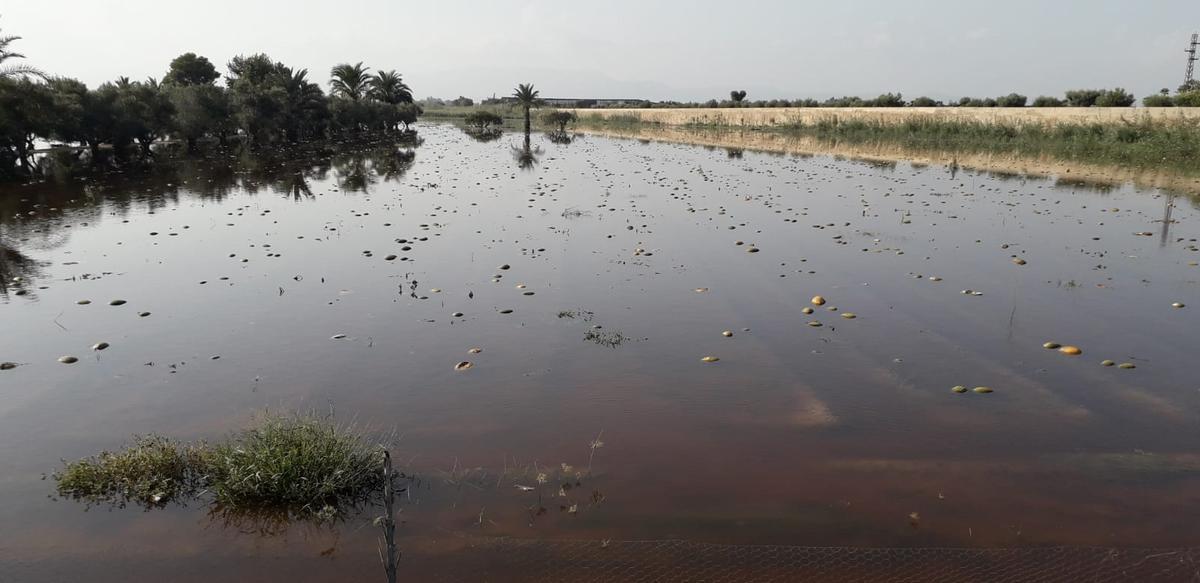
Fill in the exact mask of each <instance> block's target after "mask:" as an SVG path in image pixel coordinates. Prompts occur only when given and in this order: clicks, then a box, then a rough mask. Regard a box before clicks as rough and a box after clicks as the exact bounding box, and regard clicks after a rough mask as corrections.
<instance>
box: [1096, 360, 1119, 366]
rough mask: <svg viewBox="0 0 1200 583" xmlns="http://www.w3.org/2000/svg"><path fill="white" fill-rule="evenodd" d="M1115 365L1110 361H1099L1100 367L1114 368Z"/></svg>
mask: <svg viewBox="0 0 1200 583" xmlns="http://www.w3.org/2000/svg"><path fill="white" fill-rule="evenodd" d="M1116 364H1117V363H1115V362H1113V361H1111V360H1101V361H1100V366H1116Z"/></svg>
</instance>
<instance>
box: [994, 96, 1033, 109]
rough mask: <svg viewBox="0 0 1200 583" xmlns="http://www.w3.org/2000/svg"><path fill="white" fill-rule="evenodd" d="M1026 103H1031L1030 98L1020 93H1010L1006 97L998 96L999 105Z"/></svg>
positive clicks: (1014, 105) (1013, 105) (1016, 105)
mask: <svg viewBox="0 0 1200 583" xmlns="http://www.w3.org/2000/svg"><path fill="white" fill-rule="evenodd" d="M1026 103H1029V98H1028V97H1025V96H1024V95H1021V94H1020V93H1009V94H1008V95H1005V96H1004V97H997V98H996V105H997V106H998V107H1025V104H1026Z"/></svg>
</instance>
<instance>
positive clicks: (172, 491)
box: [53, 415, 384, 521]
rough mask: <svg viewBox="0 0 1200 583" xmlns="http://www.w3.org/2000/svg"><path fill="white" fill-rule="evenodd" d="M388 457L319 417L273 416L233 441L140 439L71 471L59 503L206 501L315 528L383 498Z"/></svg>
mask: <svg viewBox="0 0 1200 583" xmlns="http://www.w3.org/2000/svg"><path fill="white" fill-rule="evenodd" d="M382 462H383V452H382V450H381V449H380V448H378V447H373V446H372V445H370V444H368V442H367V441H366V439H365V437H364V435H363V434H361V433H359V432H357V431H356V430H354V429H353V428H350V427H344V426H339V425H335V424H333V423H332V422H330V421H328V420H325V419H320V418H317V417H315V416H311V415H309V416H286V417H285V416H269V417H266V418H265V419H263V420H262V422H261V423H260V424H259V425H258V426H257V427H255V428H253V429H249V430H246V431H243V432H241V433H238V434H236V435H234V436H232V437H231V438H230V439H229V440H227V441H224V442H221V443H217V444H208V443H204V442H197V443H182V442H178V441H175V440H172V439H169V438H166V437H163V436H157V435H149V436H138V437H135V438H134V439H133V441H132V442H131V443H130V444H129V445H127V446H126V447H124V448H123V449H121V450H119V451H104V452H101V453H100V454H99V455H97V456H94V457H90V458H85V459H82V460H79V461H75V462H65V463H64V467H63V468H62V469H61V470H59V471H57V472H55V473H54V474H53V478H54V480H55V482H56V483H57V491H58V494H59V495H60V496H63V497H66V498H71V499H75V500H82V501H85V502H88V503H112V504H116V505H118V506H124V505H125V504H127V503H129V502H133V503H135V504H138V505H142V506H145V507H160V506H163V505H165V504H167V503H168V502H185V501H187V500H188V499H195V498H201V497H208V498H210V501H211V502H212V503H213V504H214V505H215V506H216V507H219V508H221V509H222V511H223V512H226V513H228V512H231V511H233V512H236V511H239V510H244V511H247V512H252V513H253V512H275V513H282V514H286V515H289V516H293V517H297V518H302V519H312V520H317V521H322V520H329V519H332V518H334V517H335V516H336V515H337V514H338V512H339V511H340V510H341V509H343V508H345V507H352V506H354V505H356V504H360V503H363V502H366V501H369V500H371V499H373V498H374V497H376V496H378V495H379V494H380V493H381V491H382V488H383V485H384V477H383V473H382V472H381V471H380V468H381V467H382V466H381V464H382Z"/></svg>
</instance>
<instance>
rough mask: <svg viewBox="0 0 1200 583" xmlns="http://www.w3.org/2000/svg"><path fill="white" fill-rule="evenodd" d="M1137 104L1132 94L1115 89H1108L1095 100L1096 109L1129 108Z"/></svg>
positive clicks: (1118, 88)
mask: <svg viewBox="0 0 1200 583" xmlns="http://www.w3.org/2000/svg"><path fill="white" fill-rule="evenodd" d="M1135 102H1137V98H1135V97H1134V96H1133V94H1131V93H1129V92H1128V91H1125V90H1124V89H1122V88H1120V87H1117V88H1116V89H1109V90H1108V91H1105V92H1104V93H1102V94H1101V95H1100V97H1097V98H1096V107H1129V106H1131V105H1133V104H1134V103H1135Z"/></svg>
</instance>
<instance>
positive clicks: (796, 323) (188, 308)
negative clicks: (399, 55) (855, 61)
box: [0, 125, 1200, 582]
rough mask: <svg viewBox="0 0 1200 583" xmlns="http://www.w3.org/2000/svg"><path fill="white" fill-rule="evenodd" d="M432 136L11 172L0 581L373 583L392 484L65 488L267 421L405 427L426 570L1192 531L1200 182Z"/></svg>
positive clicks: (430, 574) (446, 129)
mask: <svg viewBox="0 0 1200 583" xmlns="http://www.w3.org/2000/svg"><path fill="white" fill-rule="evenodd" d="M420 134H421V136H422V138H423V142H421V143H419V144H398V145H394V146H379V145H375V146H372V147H369V148H367V147H363V148H355V147H352V146H348V145H343V146H342V147H340V149H339V151H338V152H336V153H332V154H328V155H325V154H321V155H307V154H306V155H304V156H300V157H297V156H295V155H284V154H279V155H276V156H250V155H246V156H241V157H237V158H233V159H229V158H223V157H218V158H212V159H208V160H191V161H175V162H170V161H163V162H160V163H159V164H156V165H155V167H154V168H153V169H151V170H149V171H143V172H129V173H126V174H109V175H106V176H102V177H91V178H86V179H84V178H80V179H73V180H66V181H59V182H48V183H42V184H34V185H23V186H22V185H6V186H3V187H2V192H0V242H2V244H3V246H4V249H3V253H2V254H0V267H2V270H3V272H2V274H3V281H4V283H3V285H2V286H0V290H2V295H0V323H2V325H3V334H2V335H0V362H5V363H12V366H5V367H4V368H2V369H0V462H2V465H3V468H4V469H3V473H2V474H0V580H12V581H63V580H81V579H87V580H88V581H92V582H108V581H113V582H115V581H131V580H160V581H162V580H172V581H213V580H220V581H328V580H351V579H353V580H383V579H382V577H383V570H382V568H381V566H380V563H379V554H378V546H379V529H378V528H377V527H376V526H374V525H373V524H372V520H373V519H374V518H375V517H376V516H378V515H379V514H381V513H382V510H381V509H378V508H369V509H366V510H363V511H361V512H346V513H344V514H343V515H342V516H341V517H340V521H339V522H337V523H336V524H334V525H333V526H317V525H311V524H292V525H289V524H287V523H286V522H273V521H270V520H263V519H256V518H254V517H241V518H239V517H238V516H237V515H236V513H229V512H214V511H213V509H212V508H209V507H206V506H205V505H204V504H203V503H197V504H191V505H189V506H187V507H180V506H168V507H166V508H163V509H152V510H149V511H144V510H143V509H141V508H138V507H137V506H136V505H131V506H130V507H128V508H124V509H121V508H110V507H107V506H100V507H92V508H90V509H89V508H87V507H85V506H84V505H82V504H80V503H77V502H74V501H68V500H56V499H54V498H53V497H52V494H53V492H54V488H53V481H52V480H46V479H44V478H43V477H44V475H45V474H46V473H49V472H51V471H53V470H55V469H56V468H57V467H58V466H59V464H60V461H59V460H60V459H62V458H66V459H77V458H80V457H83V456H87V455H92V454H95V453H96V452H98V451H100V450H102V449H105V448H116V447H119V446H120V445H121V444H123V443H126V442H127V440H128V438H129V437H130V435H132V434H145V433H159V434H165V435H169V436H171V437H174V438H178V439H183V440H201V439H209V440H216V439H220V438H221V437H222V436H225V435H228V434H229V433H231V432H233V431H236V430H239V429H242V428H244V427H246V426H247V425H249V424H251V423H252V422H253V418H254V416H255V415H256V414H259V413H262V412H263V411H264V410H268V411H308V410H314V411H318V412H320V413H321V414H322V415H324V414H331V415H333V416H334V418H335V419H337V420H339V421H345V422H347V423H353V424H354V425H355V426H357V427H358V428H360V429H362V430H365V431H367V432H368V433H370V434H372V435H379V436H385V435H390V434H391V432H392V431H393V430H394V431H395V432H396V434H397V435H399V443H393V444H392V451H393V457H394V459H395V460H396V462H397V464H396V465H397V466H398V469H402V470H403V471H404V472H405V473H406V475H409V476H415V479H413V480H410V481H409V482H408V483H407V484H406V485H407V490H406V491H404V492H402V493H401V494H400V496H399V500H398V502H399V506H400V513H399V515H398V520H399V527H398V533H399V536H400V537H401V538H400V540H399V546H400V549H401V552H402V553H403V556H402V558H401V561H400V573H401V575H402V578H403V579H407V580H429V579H431V578H434V577H435V576H436V575H437V574H438V573H439V572H442V571H440V569H442V568H444V567H445V566H448V565H453V564H455V561H457V560H458V557H459V556H460V553H461V551H462V549H465V548H468V547H470V546H471V545H472V544H473V543H472V541H476V540H479V539H480V537H497V536H508V537H516V538H522V539H542V540H563V539H578V540H591V541H597V542H596V544H604V543H603V542H602V541H605V540H610V541H628V540H659V539H686V540H691V541H699V542H716V543H729V544H784V545H809V546H863V547H1024V546H1032V545H1042V546H1050V545H1088V546H1122V547H1178V546H1188V545H1194V544H1195V543H1196V541H1198V540H1200V520H1198V519H1200V511H1198V508H1200V506H1198V505H1200V446H1198V445H1197V441H1196V437H1197V433H1196V428H1197V421H1198V416H1197V411H1198V406H1200V381H1198V380H1197V379H1200V374H1198V373H1200V364H1197V359H1196V358H1195V352H1196V342H1197V340H1198V336H1197V330H1198V329H1200V327H1198V325H1200V315H1197V314H1200V312H1198V310H1200V267H1197V264H1196V262H1197V261H1200V251H1198V250H1197V249H1198V248H1197V242H1196V238H1197V237H1200V228H1198V227H1197V218H1198V216H1200V215H1198V207H1197V204H1196V199H1193V198H1188V197H1186V196H1183V195H1175V194H1172V193H1170V192H1166V191H1159V190H1153V189H1145V188H1142V187H1138V186H1134V185H1109V186H1103V187H1098V186H1095V185H1088V184H1079V183H1076V182H1072V181H1070V180H1055V179H1052V178H1049V179H1048V178H1040V177H1022V176H1017V175H1012V174H985V173H981V172H974V171H969V170H962V169H958V168H954V167H947V166H941V165H936V164H934V165H923V164H922V165H912V164H908V163H905V162H898V163H885V164H881V163H872V162H865V161H858V160H854V159H846V158H833V157H828V156H822V155H805V156H795V155H783V154H772V153H764V152H752V151H742V150H739V149H723V148H714V147H707V148H706V147H699V146H693V145H684V144H674V143H667V142H646V141H638V140H629V139H621V138H615V137H601V136H575V137H574V138H568V139H562V138H555V139H550V138H549V137H547V136H543V135H536V134H535V135H534V136H533V138H532V140H531V143H530V149H529V150H527V151H526V150H524V148H523V145H522V139H521V137H520V136H519V135H516V134H504V135H503V136H501V137H500V138H499V139H490V140H487V141H477V140H475V139H473V138H472V137H470V136H468V135H466V134H464V133H463V132H462V131H460V130H459V129H456V128H454V127H452V126H448V125H423V126H422V127H421V128H420ZM815 296H821V297H820V300H822V301H818V299H817V298H815ZM1175 306H1182V307H1175ZM806 312H811V313H806ZM851 315H853V317H850V316H851ZM100 343H104V344H105V345H106V346H105V347H104V348H103V349H97V348H98V346H99V345H100ZM1046 343H1053V344H1051V346H1053V345H1054V344H1057V345H1061V346H1062V347H1076V348H1078V349H1079V351H1080V354H1078V355H1072V353H1073V352H1074V351H1069V350H1064V349H1062V348H1049V349H1048V348H1045V347H1043V345H1044V344H1046ZM1106 360H1108V361H1112V362H1111V364H1112V365H1113V366H1104V365H1102V362H1103V361H1106ZM1126 364H1128V365H1132V368H1130V367H1129V366H1125V367H1122V366H1121V365H1126ZM955 387H962V389H963V390H962V391H961V392H959V391H956V390H953V389H954V388H955ZM984 387H986V388H987V389H990V392H989V391H987V390H973V389H977V388H984ZM381 439H382V438H381ZM492 575H494V576H495V578H497V579H506V578H507V579H514V580H519V579H520V573H493V574H492Z"/></svg>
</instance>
